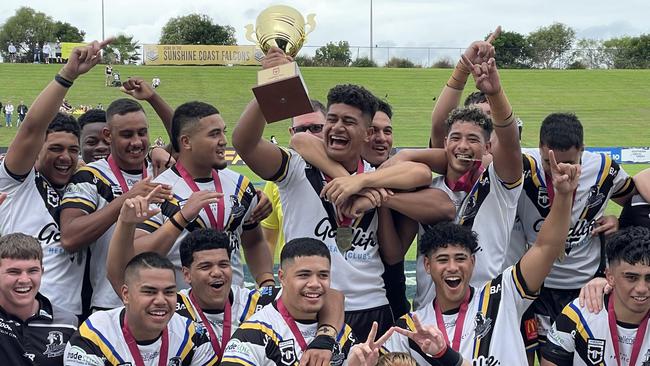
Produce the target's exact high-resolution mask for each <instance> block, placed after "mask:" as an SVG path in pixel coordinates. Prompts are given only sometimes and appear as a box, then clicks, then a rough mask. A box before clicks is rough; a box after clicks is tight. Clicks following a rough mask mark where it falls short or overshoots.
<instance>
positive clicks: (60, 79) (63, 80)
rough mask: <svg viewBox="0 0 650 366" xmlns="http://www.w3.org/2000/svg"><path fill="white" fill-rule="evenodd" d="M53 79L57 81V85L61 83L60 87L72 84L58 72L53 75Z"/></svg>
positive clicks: (67, 86)
mask: <svg viewBox="0 0 650 366" xmlns="http://www.w3.org/2000/svg"><path fill="white" fill-rule="evenodd" d="M54 81H56V82H57V83H59V85H61V86H62V87H64V88H66V89H68V88H69V87H71V86H72V84H73V82H72V81H70V80H68V79H66V78H64V77H63V76H61V75H59V74H56V75H54Z"/></svg>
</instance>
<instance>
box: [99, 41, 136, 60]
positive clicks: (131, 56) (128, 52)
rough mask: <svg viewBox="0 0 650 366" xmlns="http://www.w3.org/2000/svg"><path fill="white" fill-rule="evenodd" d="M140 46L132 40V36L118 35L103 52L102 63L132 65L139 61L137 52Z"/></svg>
mask: <svg viewBox="0 0 650 366" xmlns="http://www.w3.org/2000/svg"><path fill="white" fill-rule="evenodd" d="M139 49H140V46H139V45H138V41H134V40H133V36H127V35H124V34H120V35H119V36H117V37H116V38H115V41H113V43H111V44H110V46H108V47H106V49H105V52H104V62H111V63H113V62H115V63H118V62H117V60H119V63H122V64H133V63H136V62H137V61H138V60H140V55H139V54H138V50H139Z"/></svg>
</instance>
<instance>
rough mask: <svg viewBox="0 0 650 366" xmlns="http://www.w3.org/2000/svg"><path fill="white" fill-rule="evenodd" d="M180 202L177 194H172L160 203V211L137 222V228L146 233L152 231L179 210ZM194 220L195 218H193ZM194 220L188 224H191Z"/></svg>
mask: <svg viewBox="0 0 650 366" xmlns="http://www.w3.org/2000/svg"><path fill="white" fill-rule="evenodd" d="M180 210H181V207H180V202H179V200H178V196H176V195H174V197H173V198H172V199H171V200H166V201H164V202H163V203H162V204H161V205H160V212H158V213H157V214H155V215H153V216H151V217H150V218H149V219H147V220H145V221H144V222H143V223H141V224H138V226H137V228H138V229H141V230H144V231H146V232H148V233H153V232H154V231H156V230H157V229H158V228H159V227H161V226H162V225H163V224H164V223H165V222H166V221H167V220H169V218H170V217H172V216H174V214H176V212H178V211H180ZM195 221H196V220H195ZM193 224H194V222H192V223H190V224H189V225H188V227H189V226H191V225H193Z"/></svg>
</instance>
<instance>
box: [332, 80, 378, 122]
mask: <svg viewBox="0 0 650 366" xmlns="http://www.w3.org/2000/svg"><path fill="white" fill-rule="evenodd" d="M339 103H341V104H347V105H349V106H352V107H355V108H358V109H360V110H361V113H362V114H363V115H364V116H366V117H367V118H366V120H367V121H366V122H367V125H368V127H369V126H370V123H371V122H372V118H373V117H374V115H375V113H376V112H377V107H378V103H377V97H375V96H374V95H373V94H372V93H371V92H369V91H368V90H367V89H366V88H364V87H362V86H359V85H353V84H345V85H337V86H335V87H333V88H332V89H330V91H329V93H327V109H329V108H330V106H331V105H332V104H339Z"/></svg>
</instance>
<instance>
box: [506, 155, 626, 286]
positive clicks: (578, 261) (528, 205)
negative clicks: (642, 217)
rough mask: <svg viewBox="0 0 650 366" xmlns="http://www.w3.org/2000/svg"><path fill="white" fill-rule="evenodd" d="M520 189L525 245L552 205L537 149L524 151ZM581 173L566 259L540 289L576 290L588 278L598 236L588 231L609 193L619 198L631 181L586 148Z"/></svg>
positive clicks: (594, 268) (555, 266)
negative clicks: (522, 184)
mask: <svg viewBox="0 0 650 366" xmlns="http://www.w3.org/2000/svg"><path fill="white" fill-rule="evenodd" d="M523 161H524V177H525V179H524V190H523V192H522V194H521V197H520V199H519V207H518V216H519V217H520V219H521V223H522V226H523V229H524V234H525V237H526V240H527V241H528V243H527V244H528V246H530V245H532V244H533V243H535V240H537V234H538V233H539V230H540V229H541V227H542V223H543V222H544V219H545V218H546V216H547V215H548V213H549V212H550V209H551V202H550V199H549V196H548V192H547V188H546V187H547V180H546V177H545V174H544V171H543V169H542V164H541V162H542V159H541V156H540V153H539V150H537V151H530V150H529V151H528V153H527V154H524V155H523ZM581 166H582V172H581V173H580V180H579V182H578V189H577V191H576V193H575V200H574V204H573V208H572V210H571V226H570V228H569V233H568V236H567V239H566V244H565V246H566V247H565V253H566V258H564V260H563V261H556V262H555V263H553V268H552V270H551V273H550V274H549V275H548V277H546V281H545V282H544V286H545V287H549V288H555V289H578V288H581V287H583V286H584V285H585V284H586V283H587V282H589V280H591V279H592V278H593V276H594V274H595V273H596V271H597V270H598V268H599V266H600V264H601V262H600V258H601V253H600V249H601V248H600V247H601V243H600V239H599V238H598V237H593V236H592V235H591V231H592V230H593V228H594V225H595V223H596V220H597V219H599V218H600V217H601V216H602V215H603V213H604V212H605V208H606V207H607V202H608V201H609V199H610V198H612V197H614V198H615V197H617V196H622V195H625V194H627V193H628V192H630V191H631V190H632V189H633V188H632V187H633V185H632V179H631V178H630V177H629V176H628V175H627V173H625V171H624V170H623V169H621V167H620V166H619V165H618V164H617V163H616V162H615V161H613V160H612V159H611V158H610V157H609V156H607V155H605V154H595V153H591V152H587V151H585V152H584V153H583V154H582V162H581Z"/></svg>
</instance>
